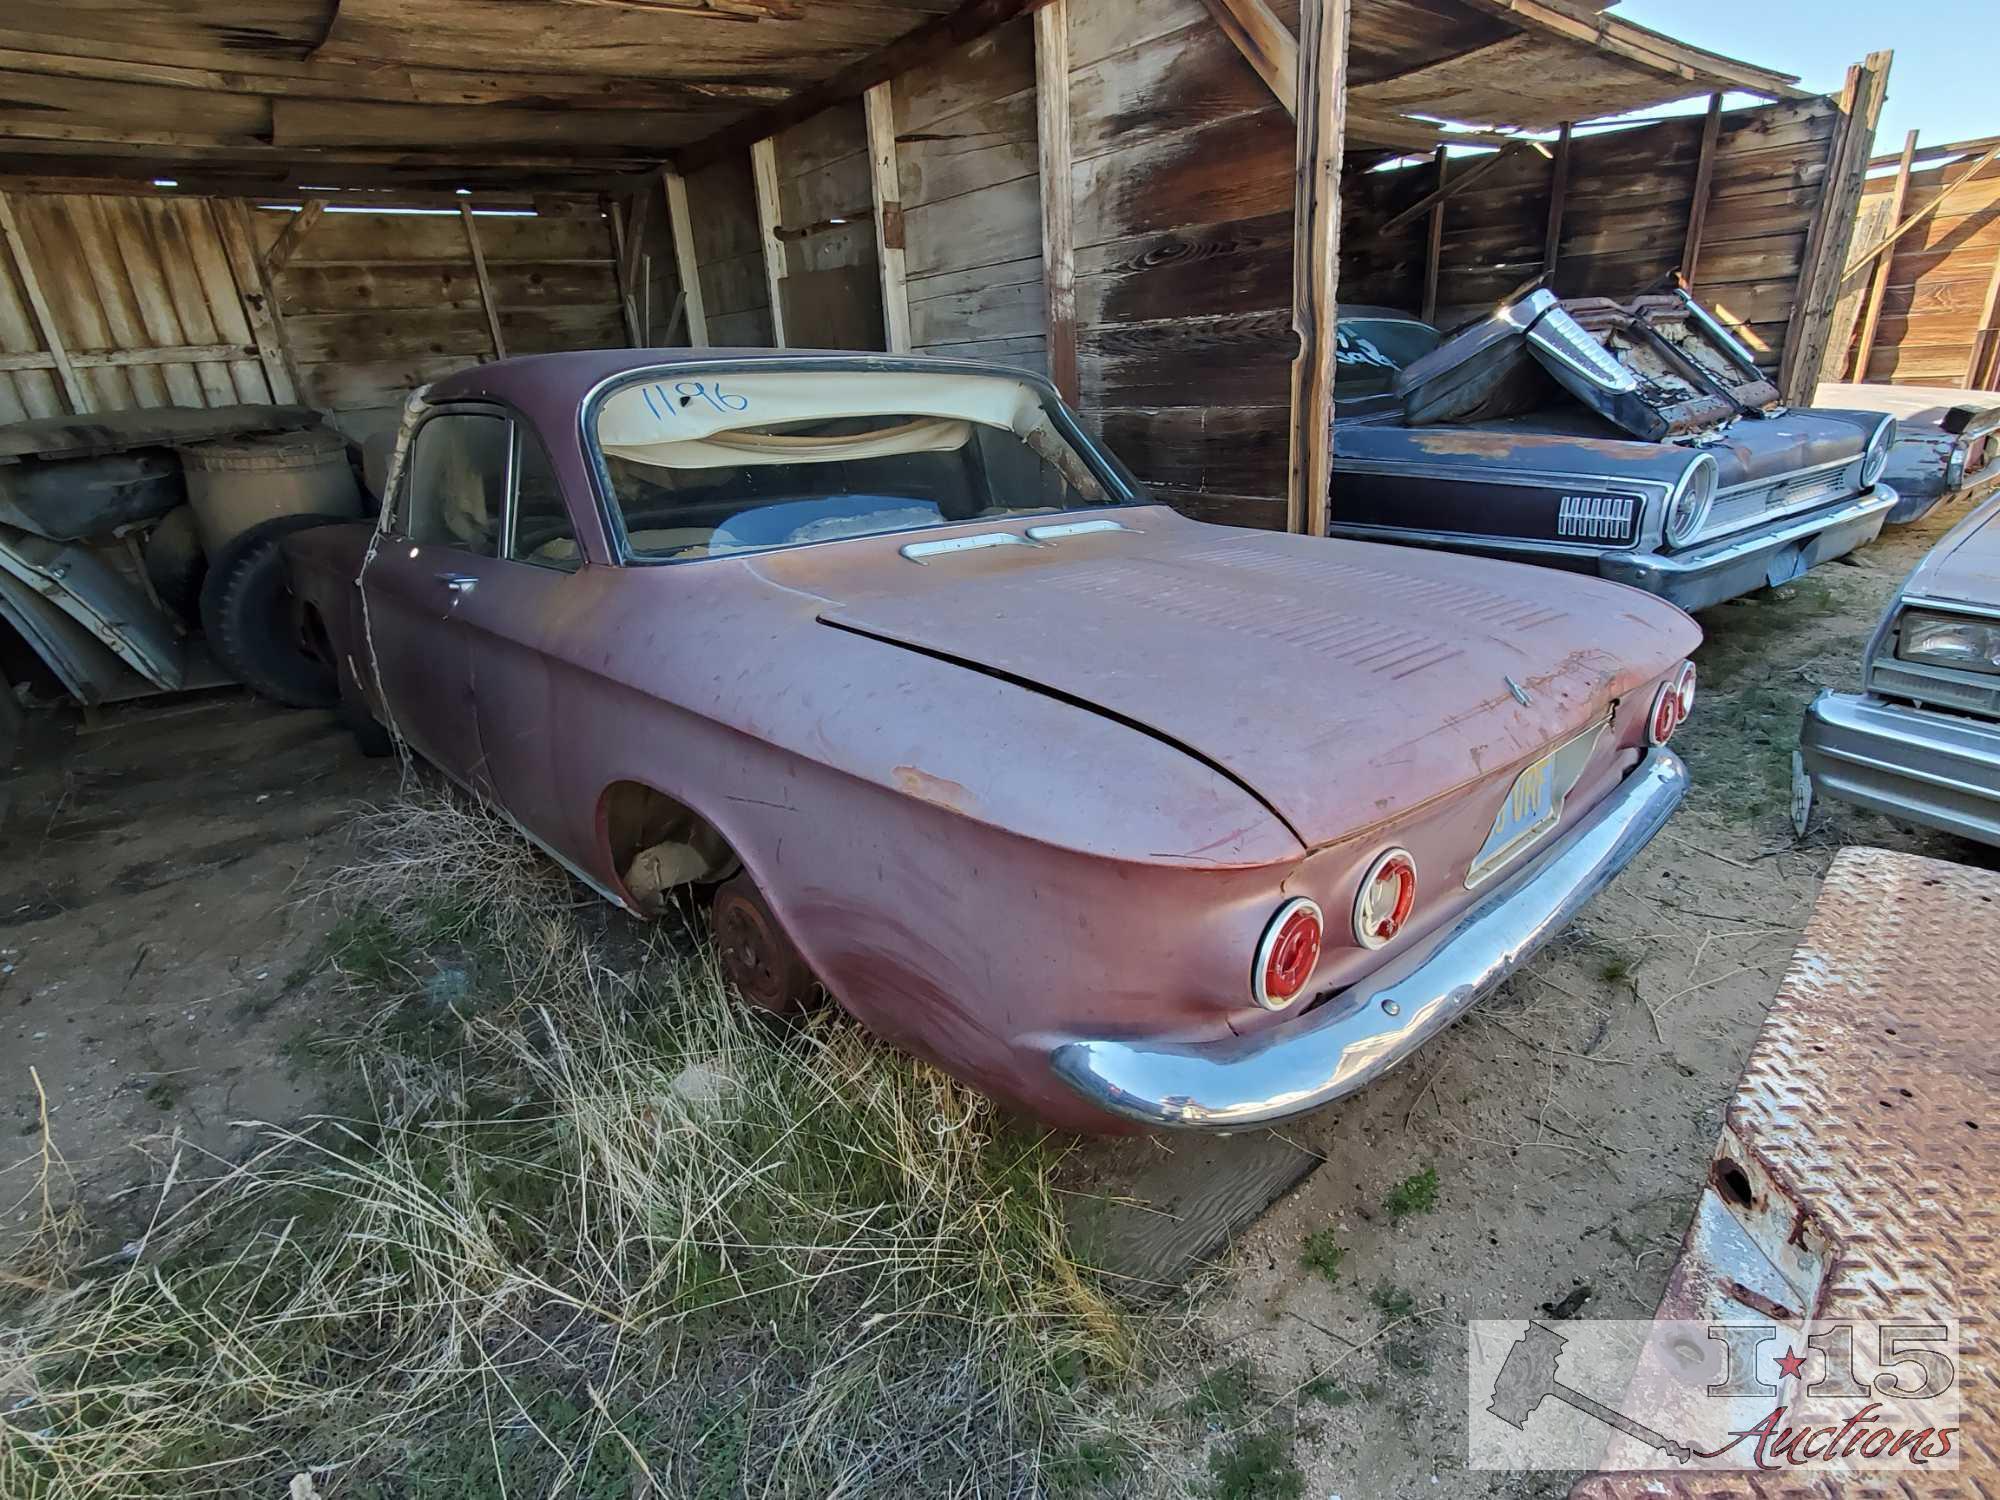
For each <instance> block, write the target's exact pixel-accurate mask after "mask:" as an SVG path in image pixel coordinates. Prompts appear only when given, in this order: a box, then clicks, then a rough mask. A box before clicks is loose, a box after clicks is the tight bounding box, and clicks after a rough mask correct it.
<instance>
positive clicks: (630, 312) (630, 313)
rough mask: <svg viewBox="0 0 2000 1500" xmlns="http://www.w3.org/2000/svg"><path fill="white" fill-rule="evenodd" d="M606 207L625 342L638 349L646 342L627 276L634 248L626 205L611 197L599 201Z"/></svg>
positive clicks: (629, 279) (605, 214)
mask: <svg viewBox="0 0 2000 1500" xmlns="http://www.w3.org/2000/svg"><path fill="white" fill-rule="evenodd" d="M598 201H599V202H600V203H602V204H603V205H604V216H605V218H606V219H608V220H610V222H611V264H612V268H613V279H614V280H616V281H617V283H618V311H619V312H620V313H622V314H623V315H624V318H625V342H626V345H627V346H628V347H630V348H633V349H637V348H638V347H639V346H640V345H641V344H643V343H644V342H645V337H644V334H643V333H642V332H641V330H640V328H639V309H638V307H637V306H636V305H635V304H634V303H633V301H632V293H631V291H630V290H629V288H630V286H631V277H630V276H629V275H627V274H626V262H627V260H629V259H630V257H631V252H632V247H631V244H630V242H629V240H628V237H627V236H626V233H625V205H624V204H622V203H620V202H619V201H618V200H617V199H616V198H612V197H609V196H606V197H603V198H600V199H599V200H598Z"/></svg>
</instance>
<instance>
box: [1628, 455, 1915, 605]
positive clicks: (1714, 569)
mask: <svg viewBox="0 0 2000 1500" xmlns="http://www.w3.org/2000/svg"><path fill="white" fill-rule="evenodd" d="M1897 499H1898V496H1897V494H1896V492H1895V491H1894V490H1893V489H1891V488H1890V487H1889V486H1888V485H1886V484H1878V485H1876V486H1875V488H1874V489H1872V490H1870V491H1868V492H1867V493H1866V494H1861V495H1856V496H1855V497H1854V498H1853V499H1851V500H1843V501H1840V502H1839V503H1837V504H1835V505H1833V506H1831V507H1828V508H1826V509H1822V510H1816V511H1808V512H1806V514H1804V515H1802V516H1796V517H1791V518H1788V519H1787V520H1786V521H1784V522H1783V523H1782V524H1780V525H1778V526H1776V527H1773V528H1772V529H1770V530H1759V531H1752V532H1748V533H1744V534H1739V535H1736V536H1728V537H1724V538H1722V539H1721V540H1720V541H1716V542H1711V543H1709V544H1708V545H1707V546H1704V547H1691V548H1689V549H1688V550H1687V551H1685V552H1675V553H1671V554H1669V553H1664V552H1613V553H1607V554H1606V555H1605V557H1604V560H1603V562H1602V563H1600V564H1599V566H1598V571H1599V573H1601V574H1602V575H1603V576H1604V577H1606V578H1609V579H1611V580H1612V581H1613V582H1616V583H1627V584H1630V585H1631V586H1632V587H1633V588H1639V589H1644V590H1645V591H1646V592H1647V593H1649V594H1658V595H1659V596H1660V597H1661V598H1663V599H1666V600H1668V601H1669V602H1670V603H1673V604H1678V605H1679V606H1680V607H1681V608H1682V609H1686V610H1696V609H1707V608H1708V607H1709V606H1710V605H1712V604H1720V603H1722V601H1723V600H1725V599H1734V598H1736V597H1737V596H1738V595H1739V594H1747V593H1750V592H1751V591H1752V590H1755V589H1761V588H1765V587H1767V586H1774V585H1777V584H1781V583H1790V582H1791V581H1792V580H1793V579H1794V578H1797V577H1798V576H1799V575H1800V574H1802V573H1804V572H1805V571H1806V570H1807V569H1809V568H1812V567H1815V566H1817V565H1818V564H1820V563H1823V562H1827V561H1830V560H1831V559H1833V558H1836V557H1844V556H1846V555H1847V554H1848V553H1850V552H1852V551H1853V550H1854V549H1855V548H1856V547H1860V546H1864V545H1866V544H1867V543H1869V542H1872V541H1874V540H1875V538H1876V537H1877V536H1879V535H1880V534H1881V531H1882V526H1883V523H1884V522H1885V521H1887V519H1888V517H1889V512H1890V511H1892V510H1894V509H1895V508H1896V502H1897Z"/></svg>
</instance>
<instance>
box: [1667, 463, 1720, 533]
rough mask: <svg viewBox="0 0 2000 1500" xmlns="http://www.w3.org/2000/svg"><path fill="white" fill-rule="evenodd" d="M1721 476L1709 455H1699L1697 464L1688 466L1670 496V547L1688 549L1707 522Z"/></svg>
mask: <svg viewBox="0 0 2000 1500" xmlns="http://www.w3.org/2000/svg"><path fill="white" fill-rule="evenodd" d="M1718 474H1719V471H1718V470H1717V469H1716V467H1715V459H1714V457H1713V456H1712V455H1710V454H1707V453H1698V454H1696V455H1695V459H1694V462H1693V463H1691V464H1689V465H1688V466H1687V472H1686V473H1684V474H1682V475H1681V479H1680V483H1679V484H1677V485H1675V486H1674V492H1673V494H1671V495H1670V496H1668V497H1667V527H1666V529H1667V545H1668V546H1669V547H1682V546H1686V545H1687V543H1688V542H1689V541H1690V540H1691V539H1692V538H1693V537H1694V536H1695V534H1696V533H1697V532H1699V531H1700V530H1701V528H1702V526H1703V525H1704V524H1705V523H1706V522H1707V520H1708V508H1709V507H1710V506H1711V505H1713V504H1714V503H1715V487H1716V484H1717V482H1718Z"/></svg>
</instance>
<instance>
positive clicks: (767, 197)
mask: <svg viewBox="0 0 2000 1500" xmlns="http://www.w3.org/2000/svg"><path fill="white" fill-rule="evenodd" d="M750 175H751V177H752V178H753V179H754V180H755V182H756V186H757V238H758V240H759V241H760V242H761V243H762V245H763V246H764V284H765V285H766V286H767V287H769V288H770V293H771V342H772V344H774V345H775V346H776V347H778V348H780V349H782V348H784V347H785V270H786V267H785V242H784V241H783V240H782V239H780V238H778V230H779V228H780V227H781V226H782V225H783V224H784V222H785V221H784V216H783V214H782V213H781V212H780V210H779V207H778V143H777V142H776V141H775V140H773V139H772V138H771V137H770V136H768V135H767V136H765V137H764V139H763V140H761V141H759V142H757V143H756V144H755V145H754V146H752V147H751V148H750Z"/></svg>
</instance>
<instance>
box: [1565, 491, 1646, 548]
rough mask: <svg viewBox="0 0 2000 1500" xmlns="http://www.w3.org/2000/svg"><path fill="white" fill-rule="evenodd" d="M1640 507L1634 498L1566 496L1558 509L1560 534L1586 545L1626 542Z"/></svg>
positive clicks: (1624, 496) (1619, 496)
mask: <svg viewBox="0 0 2000 1500" xmlns="http://www.w3.org/2000/svg"><path fill="white" fill-rule="evenodd" d="M1636 505H1637V502H1636V501H1635V500H1634V499H1633V498H1632V497H1631V496H1630V495H1564V496H1563V497H1562V502H1561V504H1559V505H1558V506H1557V507H1556V535H1557V536H1560V537H1570V538H1574V539H1576V540H1578V541H1586V542H1602V541H1620V542H1622V541H1624V540H1625V539H1626V538H1627V537H1629V536H1630V535H1631V534H1632V513H1633V510H1634V508H1635V507H1636Z"/></svg>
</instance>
